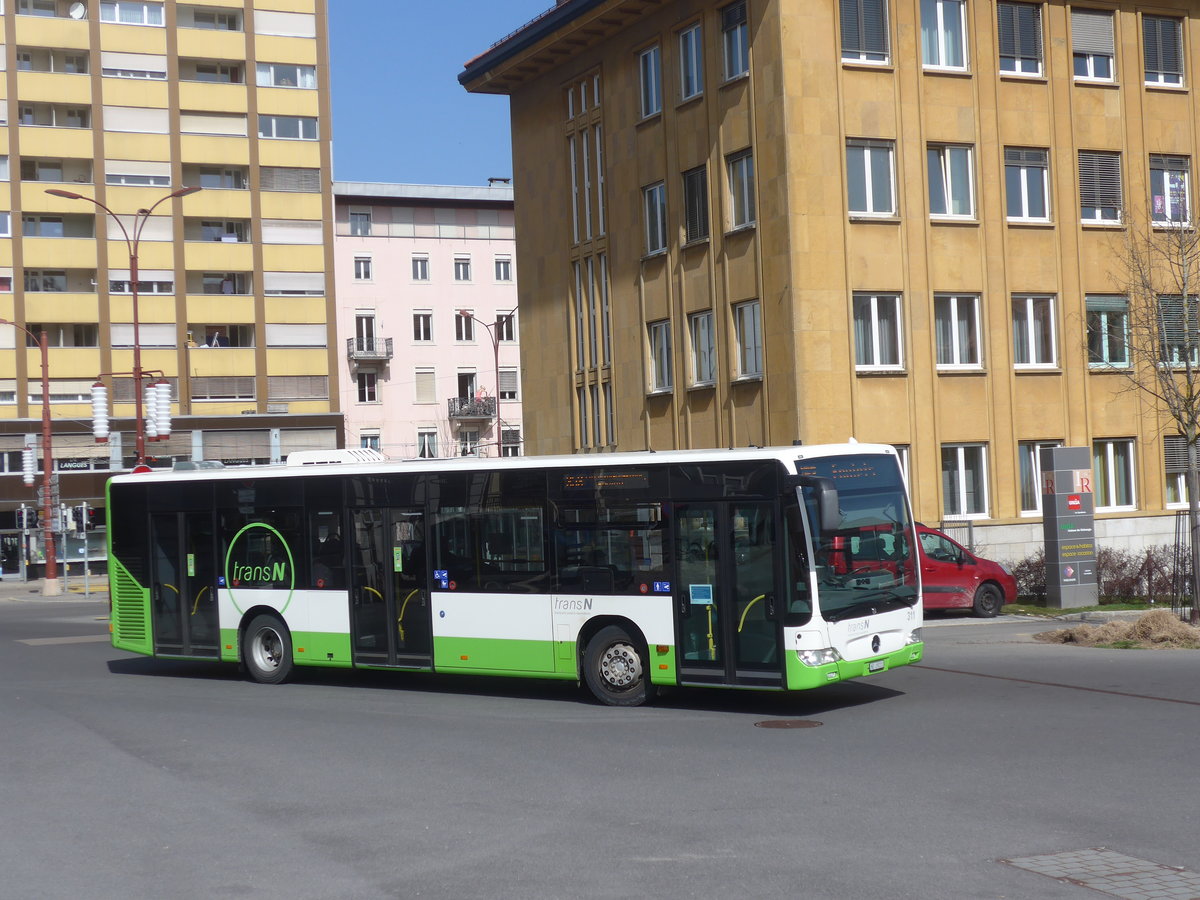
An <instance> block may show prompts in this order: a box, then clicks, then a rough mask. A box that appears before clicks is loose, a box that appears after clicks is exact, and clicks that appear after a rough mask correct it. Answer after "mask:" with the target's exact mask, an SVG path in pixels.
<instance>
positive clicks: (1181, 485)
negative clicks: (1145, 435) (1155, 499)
mask: <svg viewBox="0 0 1200 900" xmlns="http://www.w3.org/2000/svg"><path fill="white" fill-rule="evenodd" d="M1163 462H1164V463H1165V465H1164V469H1165V472H1166V476H1167V478H1166V480H1167V506H1184V505H1186V504H1187V502H1188V489H1187V470H1188V445H1187V438H1186V437H1184V436H1183V435H1182V434H1164V435H1163Z"/></svg>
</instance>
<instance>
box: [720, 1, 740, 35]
mask: <svg viewBox="0 0 1200 900" xmlns="http://www.w3.org/2000/svg"><path fill="white" fill-rule="evenodd" d="M745 24H746V4H745V3H733V4H730V5H729V6H727V7H725V8H724V9H723V10H721V27H722V28H723V29H724V30H726V31H728V30H729V29H730V28H736V27H737V26H738V25H745Z"/></svg>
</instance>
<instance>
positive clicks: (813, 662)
mask: <svg viewBox="0 0 1200 900" xmlns="http://www.w3.org/2000/svg"><path fill="white" fill-rule="evenodd" d="M796 656H797V657H799V659H800V662H802V663H804V664H805V665H806V666H827V665H829V664H830V663H835V662H837V661H838V660H839V659H841V658H842V655H841V654H840V653H838V652H837V650H836V649H834V648H833V647H822V648H821V649H820V650H797V651H796Z"/></svg>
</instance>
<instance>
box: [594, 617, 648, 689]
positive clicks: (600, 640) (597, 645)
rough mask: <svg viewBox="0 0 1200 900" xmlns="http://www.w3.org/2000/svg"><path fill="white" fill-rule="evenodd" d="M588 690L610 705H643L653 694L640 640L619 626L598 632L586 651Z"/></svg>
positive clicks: (611, 626) (608, 626)
mask: <svg viewBox="0 0 1200 900" xmlns="http://www.w3.org/2000/svg"><path fill="white" fill-rule="evenodd" d="M583 677H584V681H586V682H587V686H588V690H590V691H591V692H592V694H593V695H594V696H595V698H596V699H597V700H599V701H600V702H601V703H603V704H605V705H607V706H641V705H642V704H643V703H645V702H646V699H647V697H648V696H649V694H650V691H649V683H650V670H649V667H648V666H647V665H646V654H645V653H644V652H643V651H642V650H641V649H640V647H639V645H638V641H636V640H634V639H633V638H631V637H630V636H629V634H628V633H627V632H626V631H625V629H624V628H621V627H620V626H618V625H607V626H605V627H604V628H601V629H600V630H599V631H597V632H596V633H595V634H594V635H593V636H592V639H591V640H590V641H588V643H587V648H586V649H585V650H584V652H583Z"/></svg>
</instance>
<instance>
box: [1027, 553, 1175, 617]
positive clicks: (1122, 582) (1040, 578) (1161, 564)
mask: <svg viewBox="0 0 1200 900" xmlns="http://www.w3.org/2000/svg"><path fill="white" fill-rule="evenodd" d="M1179 566H1180V569H1179V571H1176V561H1175V547H1174V546H1172V545H1171V544H1158V545H1155V546H1153V547H1148V548H1146V549H1145V550H1138V551H1133V550H1118V549H1114V548H1112V547H1100V548H1099V549H1098V550H1097V555H1096V576H1097V579H1098V581H1099V585H1100V602H1101V603H1105V602H1108V603H1117V602H1121V601H1123V600H1128V599H1139V600H1149V601H1150V602H1152V603H1154V602H1164V601H1170V600H1171V599H1172V597H1173V595H1174V593H1175V592H1176V591H1180V592H1184V593H1186V590H1187V588H1186V585H1187V569H1188V559H1187V557H1186V555H1185V556H1184V557H1183V558H1182V559H1180V560H1179ZM1010 568H1011V569H1012V572H1013V575H1014V576H1015V577H1016V579H1017V593H1018V594H1020V595H1022V596H1027V597H1034V598H1036V599H1037V601H1038V602H1041V601H1042V600H1044V598H1045V596H1046V553H1045V551H1044V550H1043V549H1041V548H1038V549H1037V550H1036V551H1034V552H1033V553H1031V554H1029V555H1028V556H1026V557H1025V558H1024V559H1020V560H1017V561H1016V562H1015V563H1012V564H1011V565H1010Z"/></svg>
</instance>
